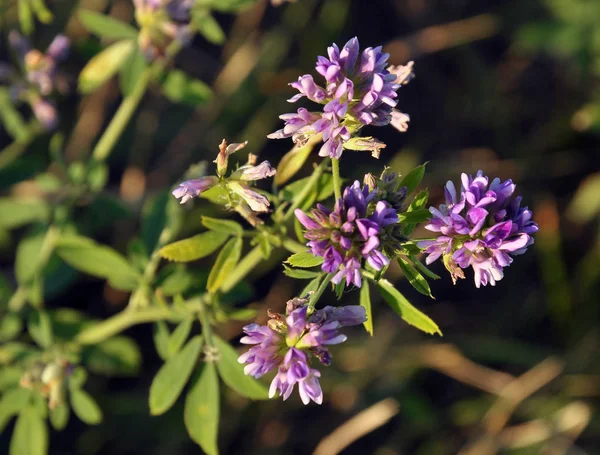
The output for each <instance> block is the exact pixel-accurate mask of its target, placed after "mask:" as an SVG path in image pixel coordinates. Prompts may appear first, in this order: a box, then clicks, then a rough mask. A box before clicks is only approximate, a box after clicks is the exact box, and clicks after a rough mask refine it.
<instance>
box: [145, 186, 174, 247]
mask: <svg viewBox="0 0 600 455" xmlns="http://www.w3.org/2000/svg"><path fill="white" fill-rule="evenodd" d="M170 196H171V195H170V194H169V192H168V191H163V192H161V193H159V194H157V195H156V196H154V197H152V198H149V199H148V200H147V201H146V203H145V204H144V207H143V208H142V240H143V241H144V245H146V251H154V249H155V248H156V246H157V243H158V240H159V238H160V234H161V232H162V231H163V229H164V227H165V225H166V223H167V210H166V209H167V204H168V202H169V198H170Z"/></svg>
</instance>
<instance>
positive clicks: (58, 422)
mask: <svg viewBox="0 0 600 455" xmlns="http://www.w3.org/2000/svg"><path fill="white" fill-rule="evenodd" d="M70 414H71V408H70V407H69V405H68V404H67V403H61V404H59V405H58V406H56V407H55V408H54V409H50V424H51V425H52V428H54V429H55V430H56V431H62V430H63V429H64V428H65V427H66V426H67V423H68V422H69V416H70Z"/></svg>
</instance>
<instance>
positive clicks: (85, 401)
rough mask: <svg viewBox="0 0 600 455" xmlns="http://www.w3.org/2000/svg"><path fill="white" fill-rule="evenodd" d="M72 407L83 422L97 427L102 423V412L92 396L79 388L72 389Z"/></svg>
mask: <svg viewBox="0 0 600 455" xmlns="http://www.w3.org/2000/svg"><path fill="white" fill-rule="evenodd" d="M71 406H72V407H73V412H74V413H75V415H76V416H77V417H79V419H80V420H81V421H82V422H85V423H87V424H88V425H97V424H99V423H100V422H102V411H101V410H100V407H99V406H98V404H97V403H96V401H94V399H93V398H92V396H91V395H90V394H89V393H87V392H86V391H85V390H82V389H79V388H72V389H71Z"/></svg>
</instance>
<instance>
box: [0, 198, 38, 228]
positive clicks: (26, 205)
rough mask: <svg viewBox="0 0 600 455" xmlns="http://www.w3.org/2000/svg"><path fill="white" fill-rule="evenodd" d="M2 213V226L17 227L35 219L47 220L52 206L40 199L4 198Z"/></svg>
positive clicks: (0, 212) (1, 200)
mask: <svg viewBox="0 0 600 455" xmlns="http://www.w3.org/2000/svg"><path fill="white" fill-rule="evenodd" d="M0 214H1V216H0V228H1V229H15V228H18V227H21V226H24V225H26V224H30V223H33V222H34V221H47V220H48V218H49V217H50V207H49V206H48V204H46V203H45V202H44V201H40V200H24V199H17V198H2V199H0Z"/></svg>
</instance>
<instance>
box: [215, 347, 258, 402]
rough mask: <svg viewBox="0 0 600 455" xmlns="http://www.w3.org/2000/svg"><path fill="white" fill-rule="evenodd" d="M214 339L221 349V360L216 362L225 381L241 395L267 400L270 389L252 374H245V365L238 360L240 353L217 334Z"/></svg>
mask: <svg viewBox="0 0 600 455" xmlns="http://www.w3.org/2000/svg"><path fill="white" fill-rule="evenodd" d="M213 340H214V342H215V346H216V347H217V349H219V360H218V361H217V362H216V363H217V368H218V370H219V375H220V376H221V379H222V380H223V382H224V383H225V384H227V385H228V386H229V387H231V388H232V389H233V390H235V391H236V392H237V393H239V394H240V395H243V396H245V397H248V398H251V399H253V400H267V399H268V398H269V391H268V390H267V388H266V387H265V386H264V385H263V384H262V383H260V382H258V381H257V380H256V379H254V378H253V377H252V376H247V375H246V374H244V366H243V365H242V364H240V363H239V362H238V357H239V354H238V353H237V352H236V350H235V349H233V347H232V346H231V345H230V344H229V343H227V342H225V341H223V340H221V339H220V338H218V337H216V336H215V337H213Z"/></svg>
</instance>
